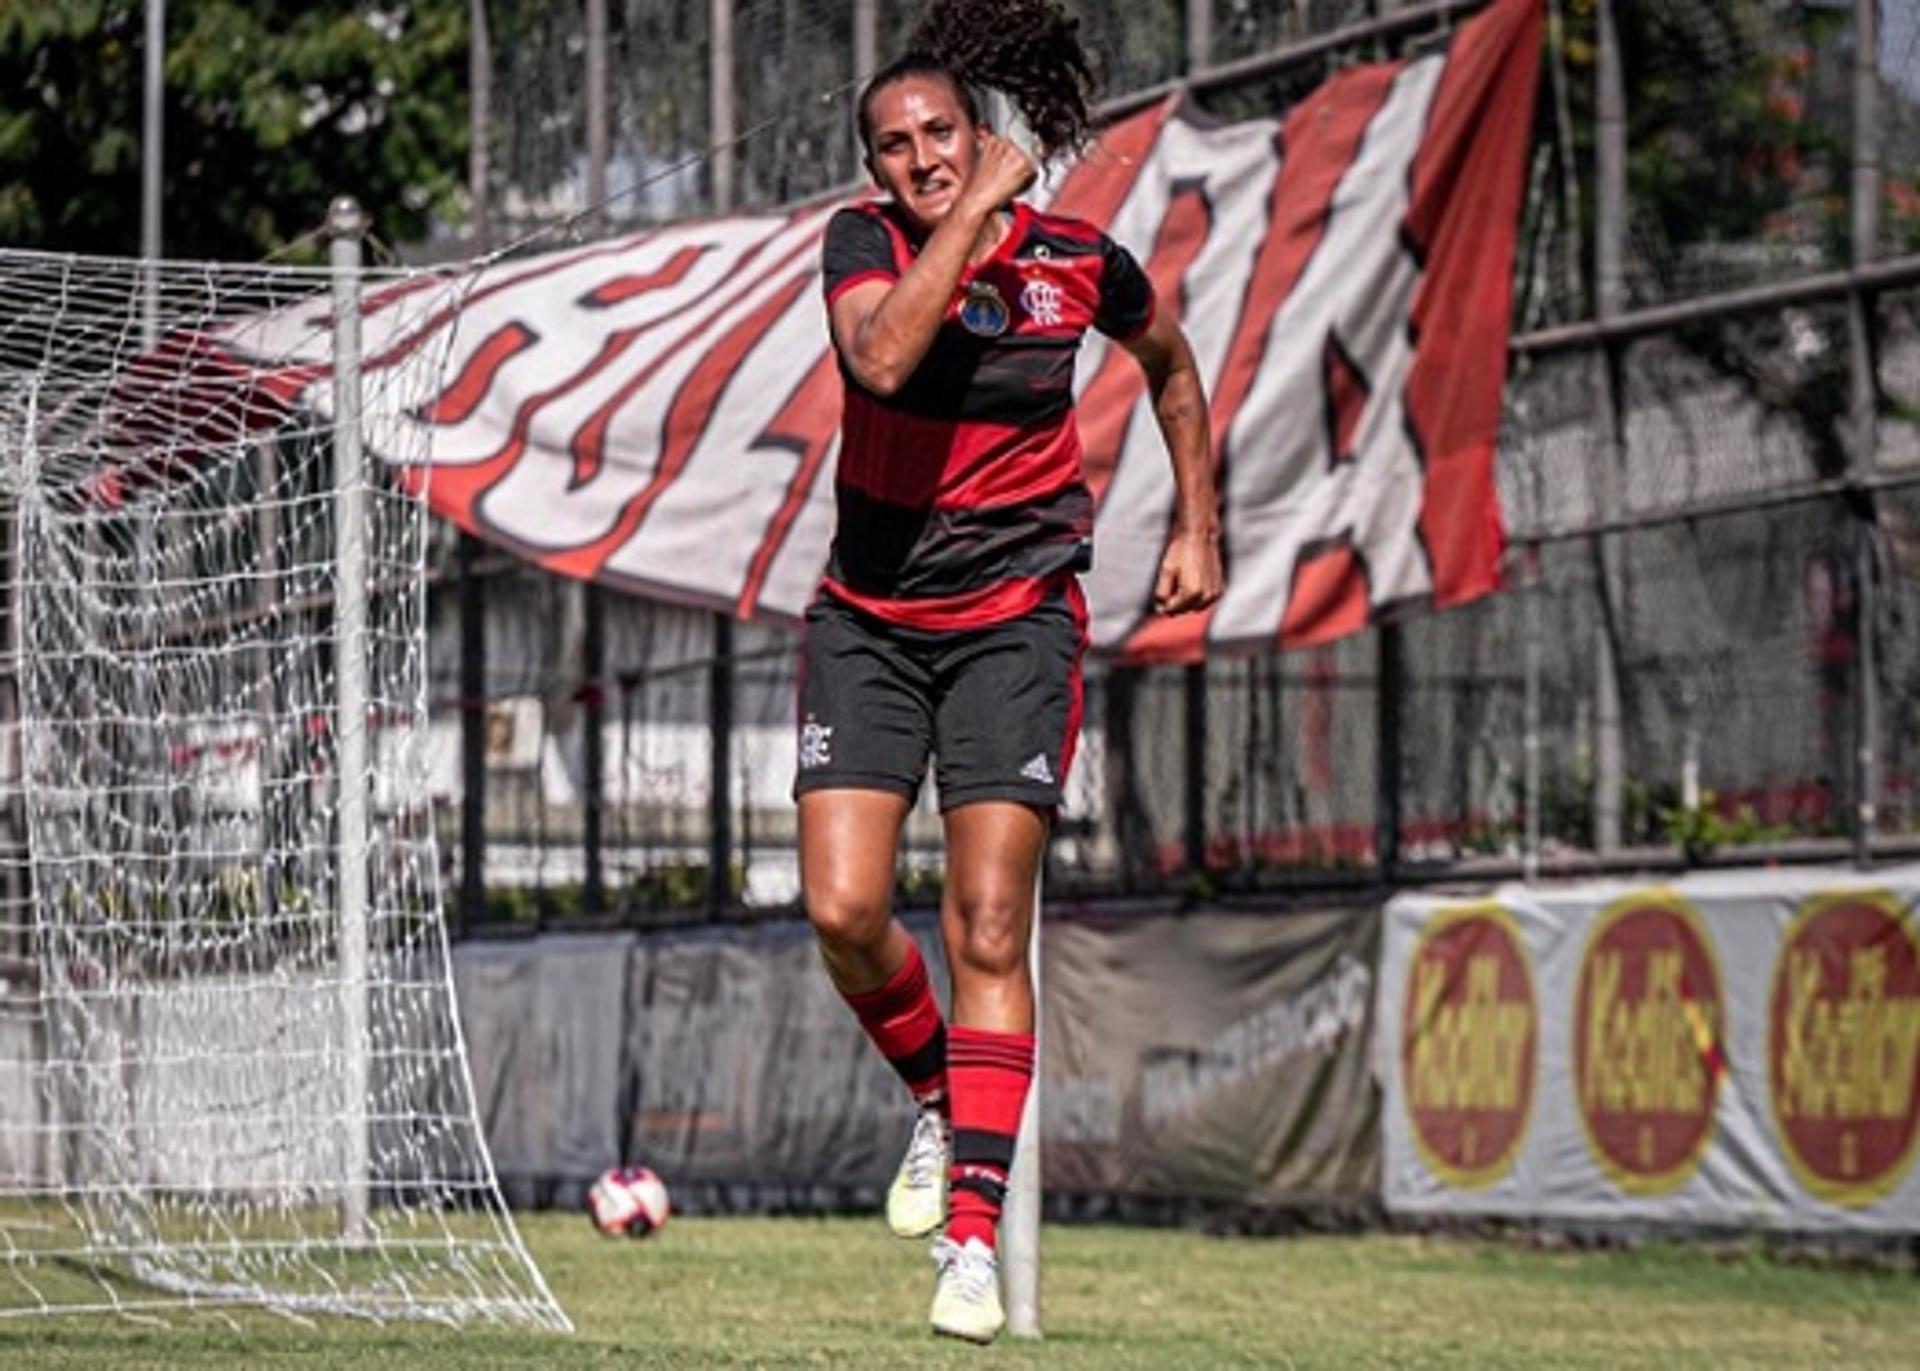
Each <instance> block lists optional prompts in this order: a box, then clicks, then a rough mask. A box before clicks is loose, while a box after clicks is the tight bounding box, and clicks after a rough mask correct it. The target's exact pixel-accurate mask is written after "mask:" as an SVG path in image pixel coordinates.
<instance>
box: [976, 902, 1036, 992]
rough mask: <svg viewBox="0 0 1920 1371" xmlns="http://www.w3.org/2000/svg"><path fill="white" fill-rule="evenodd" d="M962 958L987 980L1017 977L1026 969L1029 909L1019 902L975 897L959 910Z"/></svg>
mask: <svg viewBox="0 0 1920 1371" xmlns="http://www.w3.org/2000/svg"><path fill="white" fill-rule="evenodd" d="M960 913H961V919H962V922H963V924H964V926H965V930H966V931H965V933H964V934H963V935H962V936H961V939H960V948H959V952H960V957H961V959H962V960H963V961H965V962H966V964H967V969H968V970H970V971H975V972H978V973H980V974H981V975H986V976H1015V975H1018V974H1020V973H1021V972H1022V971H1024V970H1025V969H1026V965H1027V926H1026V925H1027V920H1026V917H1025V916H1026V907H1025V904H1024V902H1023V901H1021V900H1019V899H1017V898H1011V897H1008V898H997V897H992V896H987V897H974V898H970V899H968V900H966V901H964V902H963V903H962V905H961V908H960Z"/></svg>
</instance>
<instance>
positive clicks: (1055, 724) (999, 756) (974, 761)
mask: <svg viewBox="0 0 1920 1371" xmlns="http://www.w3.org/2000/svg"><path fill="white" fill-rule="evenodd" d="M1085 641H1086V639H1085V628H1084V622H1083V620H1082V619H1081V617H1080V615H1079V614H1078V613H1077V612H1076V609H1075V605H1074V603H1072V602H1070V601H1068V600H1067V599H1066V598H1064V597H1062V598H1055V599H1052V600H1048V601H1046V602H1044V603H1043V604H1041V605H1040V606H1039V607H1038V608H1036V609H1035V610H1033V611H1032V612H1031V613H1029V614H1027V615H1025V616H1023V617H1021V618H1019V619H1015V620H1013V621H1012V622H1010V623H1006V624H999V625H996V626H994V627H993V628H992V629H989V630H984V631H981V632H978V633H974V634H969V635H967V637H966V638H965V639H964V640H960V641H959V642H958V643H957V645H956V646H955V647H954V649H953V650H952V651H951V652H949V653H948V654H947V655H946V656H945V657H944V658H943V659H942V661H941V663H940V669H939V671H938V672H937V674H936V688H937V691H938V697H937V702H936V705H935V711H934V745H933V746H934V752H935V754H936V756H937V758H938V780H939V788H940V808H941V810H942V812H943V813H951V812H952V811H954V810H956V809H959V808H962V807H965V806H970V805H975V804H981V803H987V802H1008V803H1012V804H1016V805H1026V806H1031V807H1033V808H1035V809H1038V810H1041V811H1043V812H1045V813H1047V814H1049V815H1051V814H1052V812H1053V811H1054V810H1056V809H1058V808H1059V806H1060V803H1061V800H1062V798H1063V796H1064V793H1065V791H1064V787H1065V785H1066V779H1067V775H1066V773H1067V768H1068V767H1069V766H1070V765H1071V764H1072V761H1073V749H1074V743H1075V740H1076V738H1077V735H1078V733H1079V730H1080V717H1081V706H1082V699H1083V687H1082V680H1081V658H1082V655H1083V653H1084V648H1085Z"/></svg>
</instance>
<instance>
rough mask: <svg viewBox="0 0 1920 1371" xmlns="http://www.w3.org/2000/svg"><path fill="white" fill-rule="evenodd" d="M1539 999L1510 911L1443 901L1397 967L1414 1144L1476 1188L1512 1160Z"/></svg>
mask: <svg viewBox="0 0 1920 1371" xmlns="http://www.w3.org/2000/svg"><path fill="white" fill-rule="evenodd" d="M1538 1025H1539V1008H1538V1004H1537V1002H1536V1000H1535V998H1534V993H1533V968H1532V966H1531V965H1530V964H1529V962H1528V961H1527V954H1526V948H1525V945H1524V944H1523V943H1522V941H1521V938H1520V929H1519V927H1518V925H1516V924H1515V923H1514V921H1513V916H1512V915H1511V914H1509V913H1508V912H1507V911H1506V910H1504V909H1502V908H1501V907H1500V906H1498V905H1495V904H1477V905H1462V906H1459V907H1457V908H1453V909H1443V910H1441V911H1440V912H1439V913H1437V914H1435V915H1434V916H1433V917H1432V918H1430V919H1429V920H1428V921H1427V925H1426V927H1425V928H1423V929H1422V930H1421V932H1420V941H1419V943H1418V944H1417V945H1416V947H1415V948H1414V953H1413V960H1412V962H1411V964H1410V965H1409V966H1408V968H1407V985H1406V998H1405V1002H1404V1004H1403V1005H1402V1008H1401V1015H1400V1072H1401V1081H1402V1085H1403V1087H1404V1090H1405V1096H1406V1109H1407V1117H1408V1121H1409V1122H1410V1123H1411V1124H1412V1125H1413V1139H1414V1145H1415V1146H1416V1147H1417V1148H1418V1149H1419V1151H1420V1156H1421V1159H1422V1160H1424V1161H1425V1162H1426V1164H1427V1165H1428V1166H1429V1167H1430V1168H1432V1170H1433V1172H1434V1174H1435V1175H1438V1176H1439V1177H1441V1179H1443V1180H1445V1181H1447V1182H1448V1183H1449V1184H1451V1185H1455V1186H1459V1187H1462V1188H1464V1189H1478V1188H1480V1187H1483V1186H1488V1185H1491V1184H1493V1183H1494V1182H1495V1181H1497V1180H1499V1179H1500V1178H1501V1177H1502V1176H1504V1175H1506V1174H1507V1172H1508V1171H1509V1170H1510V1169H1512V1167H1513V1161H1514V1158H1515V1157H1517V1156H1518V1155H1519V1153H1520V1145H1521V1143H1522V1142H1524V1141H1525V1140H1526V1135H1527V1123H1528V1120H1529V1118H1530V1116H1531V1115H1532V1112H1533V1091H1534V1063H1535V1059H1536V1057H1537V1055H1538V1038H1539V1032H1538Z"/></svg>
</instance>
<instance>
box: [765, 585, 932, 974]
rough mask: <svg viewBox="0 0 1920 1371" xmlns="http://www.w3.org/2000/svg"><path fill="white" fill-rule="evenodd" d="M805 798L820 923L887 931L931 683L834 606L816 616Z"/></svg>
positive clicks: (920, 764)
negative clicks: (879, 926) (878, 926)
mask: <svg viewBox="0 0 1920 1371" xmlns="http://www.w3.org/2000/svg"><path fill="white" fill-rule="evenodd" d="M800 670H801V676H800V696H799V708H798V713H799V721H798V722H799V727H798V733H797V737H796V745H797V748H798V756H797V758H796V766H795V773H794V776H795V779H794V792H795V798H796V799H797V800H798V802H799V826H800V881H801V888H802V891H803V894H804V895H805V897H806V901H807V909H808V913H809V914H810V915H811V916H812V917H813V918H814V919H815V921H816V923H819V922H822V921H825V922H827V923H831V924H835V925H840V926H841V927H839V928H837V929H836V931H839V932H843V933H846V934H848V935H852V936H857V935H858V934H859V933H860V931H861V929H862V927H864V926H865V925H867V924H873V923H878V922H884V921H885V919H886V917H887V911H888V907H889V904H890V900H891V896H892V890H893V872H894V855H895V851H896V849H897V847H898V845H899V838H900V827H901V824H902V823H903V822H904V821H905V819H906V815H907V811H908V810H909V809H910V808H911V807H912V805H913V800H914V797H915V796H916V795H917V794H918V793H919V789H920V782H921V778H922V777H923V776H924V775H925V773H926V766H927V755H928V752H929V750H930V748H931V747H932V742H933V701H932V697H931V678H930V676H929V674H928V673H927V671H926V670H925V668H924V666H923V665H922V664H920V663H919V662H917V661H916V660H915V659H914V658H913V655H912V653H911V652H910V651H909V650H908V649H907V648H906V647H905V646H903V645H902V644H901V643H899V642H897V641H895V640H894V638H893V637H892V636H891V635H890V634H889V633H888V632H887V631H886V628H885V626H884V625H879V624H876V623H875V622H874V621H872V620H870V619H868V618H866V616H864V615H860V614H858V613H856V612H855V611H853V610H850V609H848V608H846V607H844V606H841V605H838V604H836V603H834V602H831V601H822V602H820V603H817V604H816V605H815V606H814V607H813V608H812V609H810V610H809V611H808V614H807V625H806V634H805V638H804V639H803V642H802V647H801V664H800Z"/></svg>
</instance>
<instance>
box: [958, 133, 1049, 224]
mask: <svg viewBox="0 0 1920 1371" xmlns="http://www.w3.org/2000/svg"><path fill="white" fill-rule="evenodd" d="M1038 174H1039V173H1038V171H1037V169H1036V168H1035V167H1034V165H1033V159H1032V158H1031V157H1029V156H1027V154H1026V153H1024V152H1022V151H1021V150H1020V147H1019V145H1018V144H1016V143H1014V142H1013V141H1012V140H1011V139H1007V138H1002V137H1001V136H1000V135H999V134H997V133H989V134H986V135H985V136H984V137H982V138H981V139H980V151H979V154H978V156H976V158H975V159H974V163H973V174H972V175H970V176H969V177H967V184H966V188H965V190H964V192H963V194H964V195H966V196H967V198H969V199H970V200H972V201H973V202H974V205H975V207H976V208H979V209H984V210H989V211H991V210H996V209H999V208H1000V206H1002V205H1004V204H1006V203H1007V201H1009V200H1011V199H1013V198H1014V196H1016V195H1018V194H1020V193H1021V192H1022V191H1024V190H1025V189H1026V188H1027V187H1028V186H1030V185H1032V184H1033V181H1034V177H1035V176H1037V175H1038Z"/></svg>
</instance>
